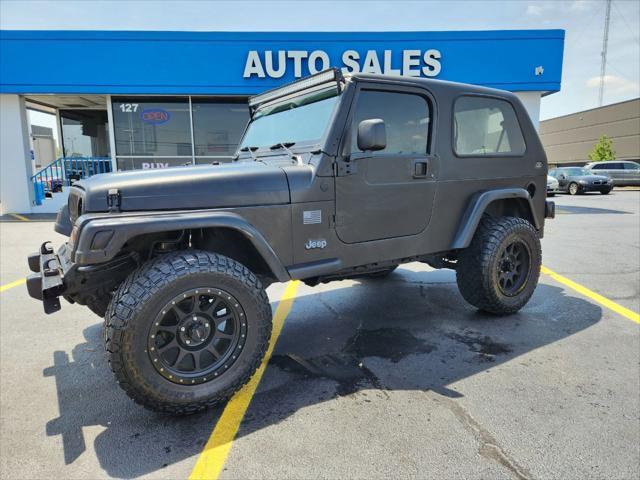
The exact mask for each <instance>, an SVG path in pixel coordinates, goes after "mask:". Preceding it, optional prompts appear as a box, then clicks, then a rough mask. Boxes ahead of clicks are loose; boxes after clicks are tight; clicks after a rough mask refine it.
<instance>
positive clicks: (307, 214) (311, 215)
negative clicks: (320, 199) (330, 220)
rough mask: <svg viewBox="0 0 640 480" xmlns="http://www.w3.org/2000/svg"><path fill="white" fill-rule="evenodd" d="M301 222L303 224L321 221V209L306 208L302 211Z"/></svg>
mask: <svg viewBox="0 0 640 480" xmlns="http://www.w3.org/2000/svg"><path fill="white" fill-rule="evenodd" d="M302 223H303V224H304V225H313V224H315V223H322V210H306V211H304V212H302Z"/></svg>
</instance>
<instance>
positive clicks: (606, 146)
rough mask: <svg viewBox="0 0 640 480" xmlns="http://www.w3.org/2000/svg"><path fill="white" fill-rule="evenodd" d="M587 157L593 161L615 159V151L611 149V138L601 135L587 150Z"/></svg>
mask: <svg viewBox="0 0 640 480" xmlns="http://www.w3.org/2000/svg"><path fill="white" fill-rule="evenodd" d="M589 158H590V159H591V160H593V161H594V162H602V161H608V160H615V159H616V151H615V150H614V149H613V140H611V139H610V138H609V137H607V136H606V135H602V136H601V137H600V140H598V143H596V144H595V145H594V146H593V150H591V152H589Z"/></svg>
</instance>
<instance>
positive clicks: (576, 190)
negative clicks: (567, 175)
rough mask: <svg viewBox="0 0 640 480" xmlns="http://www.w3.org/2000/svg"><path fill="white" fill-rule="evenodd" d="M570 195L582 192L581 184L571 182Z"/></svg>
mask: <svg viewBox="0 0 640 480" xmlns="http://www.w3.org/2000/svg"><path fill="white" fill-rule="evenodd" d="M568 191H569V195H577V194H578V193H580V185H578V184H577V183H576V182H571V183H570V184H569V188H568Z"/></svg>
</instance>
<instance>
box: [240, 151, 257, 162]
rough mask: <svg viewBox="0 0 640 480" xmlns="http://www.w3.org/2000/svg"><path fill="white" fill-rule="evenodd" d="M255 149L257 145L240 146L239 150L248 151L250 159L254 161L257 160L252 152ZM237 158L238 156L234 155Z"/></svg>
mask: <svg viewBox="0 0 640 480" xmlns="http://www.w3.org/2000/svg"><path fill="white" fill-rule="evenodd" d="M256 150H258V147H242V148H241V149H240V151H241V152H249V155H251V159H252V160H253V161H254V162H255V161H257V160H258V157H257V156H256V154H255V153H254V152H255V151H256ZM237 159H238V157H237V156H236V160H237Z"/></svg>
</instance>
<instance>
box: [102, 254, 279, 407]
mask: <svg viewBox="0 0 640 480" xmlns="http://www.w3.org/2000/svg"><path fill="white" fill-rule="evenodd" d="M270 334H271V307H270V305H269V301H268V299H267V296H266V293H265V291H264V289H263V288H262V286H261V284H260V281H259V280H258V278H257V277H256V276H255V275H254V274H253V273H251V272H250V271H249V270H248V269H247V268H246V267H245V266H243V265H242V264H240V263H238V262H236V261H235V260H232V259H230V258H228V257H225V256H222V255H217V254H213V253H209V252H204V251H196V250H187V251H181V252H176V253H172V254H167V255H164V256H162V257H158V258H157V259H155V260H153V261H151V262H149V263H148V264H146V265H144V266H142V267H141V268H140V269H139V270H137V271H135V272H133V273H132V274H131V275H130V276H129V277H128V278H127V279H126V280H125V281H124V282H123V284H122V285H121V286H120V287H119V288H118V290H117V291H116V292H115V294H114V297H113V300H112V301H111V304H110V305H109V308H108V310H107V314H106V317H105V346H106V349H107V352H108V358H109V363H110V365H111V368H112V370H113V372H114V374H115V376H116V379H117V380H118V383H119V384H120V386H121V387H122V388H123V389H124V390H125V392H126V393H127V394H128V395H129V396H130V397H131V398H133V400H135V401H136V402H137V403H139V404H141V405H143V406H145V407H146V408H149V409H151V410H155V411H159V412H165V413H171V414H177V415H184V414H190V413H195V412H197V411H201V410H204V409H206V408H207V407H210V406H213V405H216V404H218V403H220V402H223V401H225V400H227V399H228V398H229V397H231V395H233V393H235V392H236V391H237V390H238V389H239V388H240V387H242V385H244V384H245V383H246V382H247V381H248V380H249V378H250V377H251V376H252V375H253V373H254V372H255V370H256V368H257V367H258V365H259V364H260V362H261V361H262V358H263V357H264V354H265V352H266V350H267V346H268V342H269V337H270Z"/></svg>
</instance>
